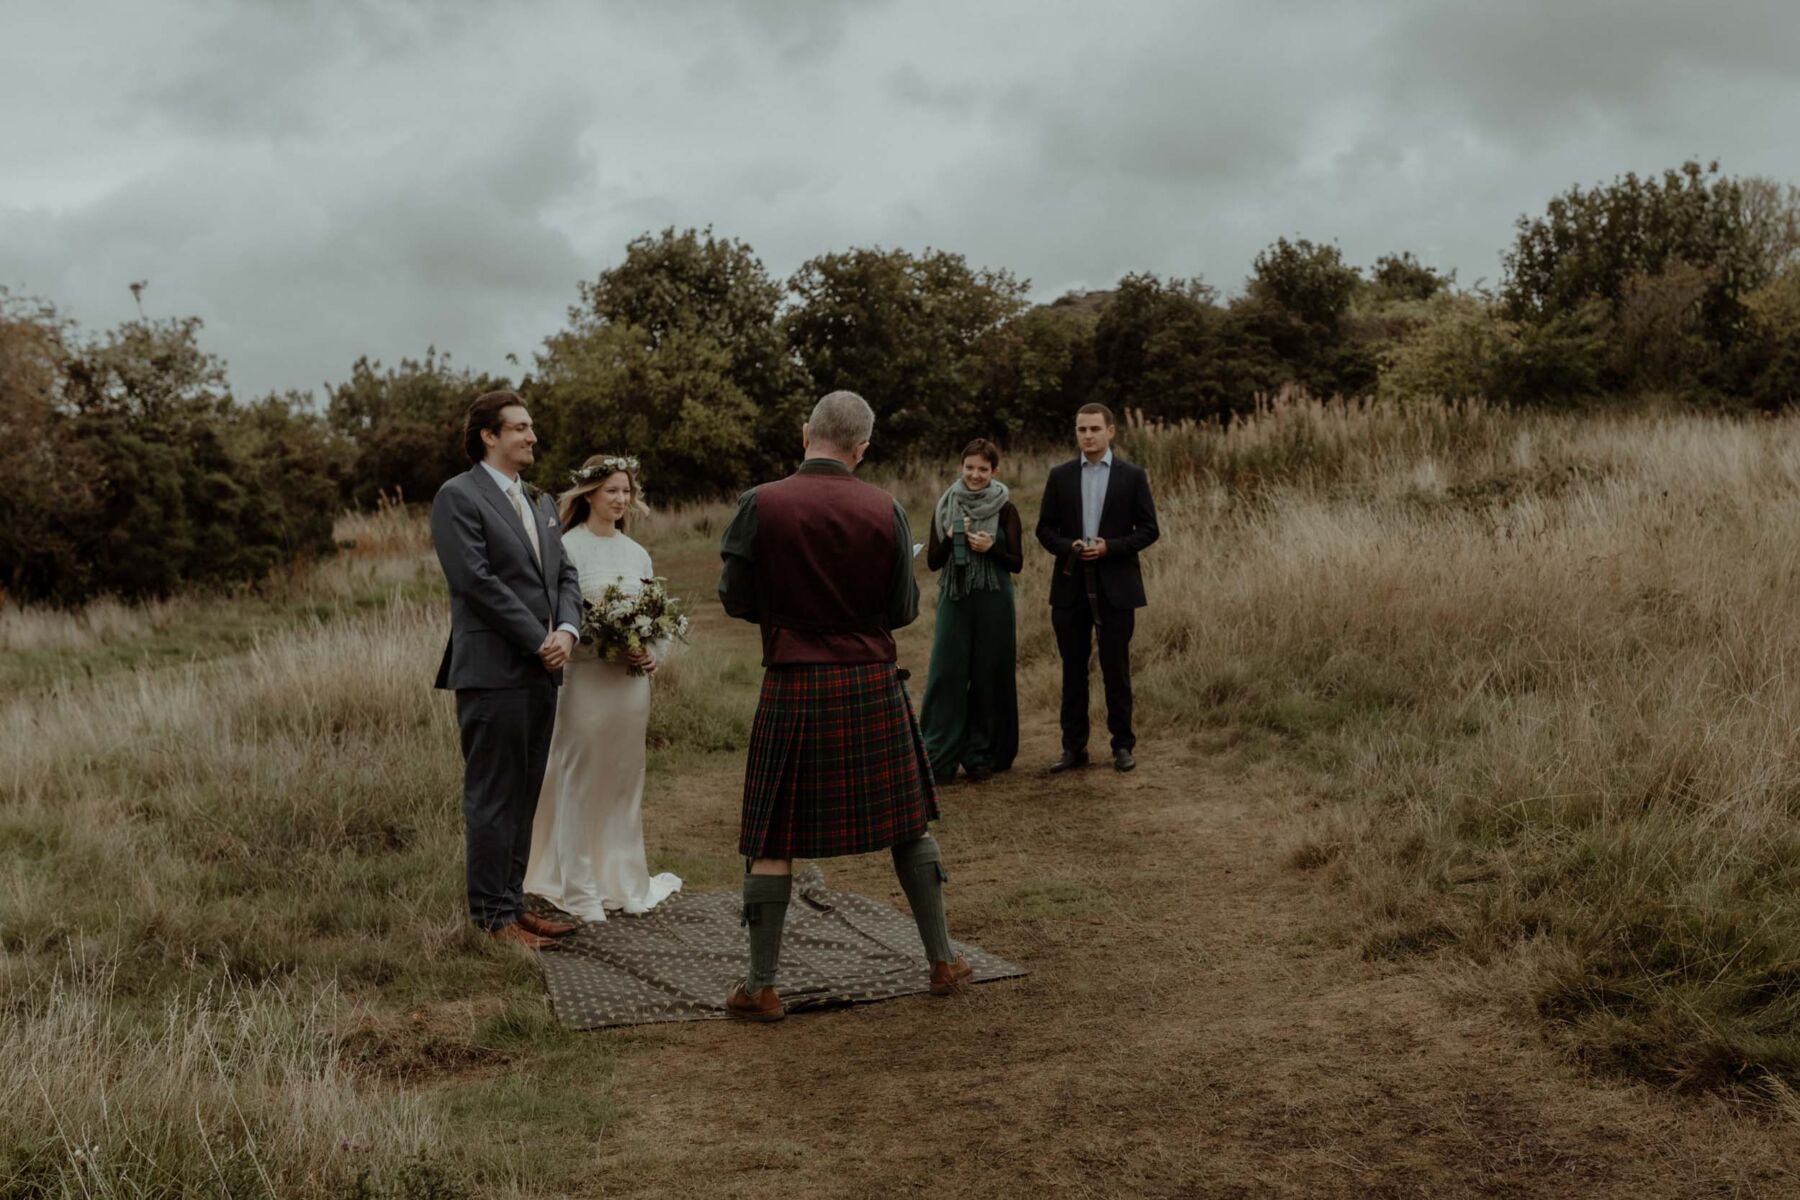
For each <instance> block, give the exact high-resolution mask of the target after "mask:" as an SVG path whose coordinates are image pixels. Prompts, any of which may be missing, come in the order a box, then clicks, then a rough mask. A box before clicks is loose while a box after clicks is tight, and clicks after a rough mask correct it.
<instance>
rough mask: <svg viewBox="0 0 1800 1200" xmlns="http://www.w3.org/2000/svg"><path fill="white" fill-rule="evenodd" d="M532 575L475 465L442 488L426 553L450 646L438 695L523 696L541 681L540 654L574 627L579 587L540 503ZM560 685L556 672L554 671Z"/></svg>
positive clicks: (521, 532) (511, 515)
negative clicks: (448, 691)
mask: <svg viewBox="0 0 1800 1200" xmlns="http://www.w3.org/2000/svg"><path fill="white" fill-rule="evenodd" d="M532 507H533V515H534V516H535V517H536V519H537V529H538V545H539V546H540V547H541V548H542V550H543V555H544V565H543V568H542V569H541V570H540V569H539V567H538V563H537V560H536V559H534V558H533V557H532V554H531V543H529V542H528V541H526V540H525V527H524V526H523V525H521V524H520V523H519V514H518V512H517V511H516V510H515V509H514V508H513V506H512V502H511V501H509V500H508V499H507V498H506V493H505V492H503V491H501V490H500V486H499V485H498V484H496V483H495V482H494V478H493V476H491V475H489V474H488V473H487V472H486V471H484V470H482V468H481V465H480V464H479V463H477V464H476V465H475V466H473V467H471V468H470V469H469V470H467V471H465V472H464V473H463V474H461V475H456V476H453V477H451V478H450V479H448V480H445V482H444V486H443V487H441V488H439V489H438V494H437V499H436V500H434V501H432V505H431V544H432V546H433V547H434V548H435V549H436V550H437V556H438V562H439V564H441V565H442V566H443V568H444V578H445V580H447V581H448V582H449V584H450V643H449V645H447V646H445V647H444V661H443V662H442V663H441V664H440V665H439V667H438V675H437V686H438V687H440V688H505V687H524V686H525V685H526V684H527V683H529V682H530V681H531V680H533V679H541V678H543V677H544V673H545V672H544V664H543V661H542V660H541V659H539V658H538V656H537V652H538V647H540V646H542V645H543V644H544V635H545V634H547V633H549V632H550V631H551V630H552V629H553V628H555V627H556V626H558V625H561V624H563V623H564V622H567V623H568V624H570V625H575V626H580V624H581V580H580V577H579V576H578V575H577V573H576V570H575V564H574V563H572V562H570V561H569V560H568V559H567V558H566V557H564V555H563V552H562V526H561V525H560V524H559V523H558V522H557V519H556V507H555V505H554V504H552V503H551V501H550V498H549V497H548V496H539V497H538V498H537V501H536V502H535V504H534V505H533V506H532ZM552 677H553V678H554V680H555V681H556V682H557V683H561V682H562V672H560V671H557V672H554V674H553V676H552Z"/></svg>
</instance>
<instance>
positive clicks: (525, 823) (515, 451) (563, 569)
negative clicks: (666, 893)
mask: <svg viewBox="0 0 1800 1200" xmlns="http://www.w3.org/2000/svg"><path fill="white" fill-rule="evenodd" d="M536 444H537V435H536V434H534V433H533V432H532V428H531V414H530V413H529V412H527V411H526V410H525V403H524V401H522V400H521V399H520V398H519V397H518V396H517V395H516V394H514V393H512V392H489V393H487V394H486V395H484V396H481V397H480V398H478V399H477V400H476V401H475V403H474V404H473V405H471V406H470V408H469V415H468V418H467V420H466V421H465V422H464V426H463V448H464V450H465V451H466V452H467V453H468V456H469V461H470V462H471V463H473V464H474V465H473V466H471V467H470V468H469V469H468V470H467V471H465V472H464V473H463V474H461V475H457V476H454V477H453V478H451V479H449V480H447V481H445V483H444V486H443V487H441V488H439V489H438V494H437V499H436V500H435V501H433V502H432V505H431V544H432V546H433V547H434V548H435V549H436V550H437V556H438V562H439V563H440V564H442V566H443V568H444V578H445V580H446V581H448V583H449V585H450V642H449V645H447V646H445V647H444V659H443V662H442V663H441V664H440V665H439V667H438V677H437V686H438V687H440V688H452V689H454V690H455V692H456V720H457V724H458V725H459V726H460V728H461V730H462V752H463V819H464V821H465V823H466V826H467V854H468V877H469V880H468V882H469V916H470V919H472V920H473V921H474V922H475V924H476V925H478V926H479V927H481V928H482V929H484V930H486V931H487V932H488V933H490V934H493V935H494V936H495V937H496V938H499V939H500V940H502V941H507V942H515V943H517V944H519V945H522V946H527V947H530V948H531V949H533V950H542V949H544V948H546V947H548V946H549V945H551V944H552V943H551V941H550V939H551V938H555V937H560V936H562V935H563V934H565V933H568V932H569V931H570V930H572V929H574V928H575V926H574V925H573V924H570V923H568V922H564V921H551V920H547V919H545V918H542V917H538V916H535V915H534V914H532V913H529V912H527V911H525V904H524V901H525V895H524V893H525V860H526V857H527V855H528V854H529V852H530V850H531V819H532V817H533V816H534V815H535V814H536V812H537V801H538V792H539V791H540V790H541V789H542V787H543V783H544V764H545V761H546V760H547V759H548V757H549V754H550V733H551V730H552V728H553V727H554V726H555V724H556V688H557V685H558V684H560V683H561V682H562V668H563V664H564V663H566V662H568V660H569V653H570V651H572V650H573V649H574V648H575V640H576V638H577V637H578V636H579V634H580V627H581V582H580V578H579V576H578V575H577V573H576V570H575V564H574V563H572V562H570V561H569V560H568V559H566V558H564V557H563V553H562V529H561V528H560V527H559V526H558V524H557V519H556V507H555V505H554V504H552V503H551V501H550V499H549V497H547V496H543V495H540V494H537V493H536V491H535V489H529V488H527V487H526V486H525V483H524V481H523V480H521V479H520V478H519V473H520V472H521V471H522V470H524V469H525V468H526V467H529V466H530V465H531V464H532V461H533V459H534V458H535V451H534V449H533V447H534V446H535V445H536Z"/></svg>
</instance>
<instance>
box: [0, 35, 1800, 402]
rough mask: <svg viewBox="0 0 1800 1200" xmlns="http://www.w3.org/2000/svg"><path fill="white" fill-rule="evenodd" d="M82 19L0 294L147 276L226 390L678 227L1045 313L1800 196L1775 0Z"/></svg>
mask: <svg viewBox="0 0 1800 1200" xmlns="http://www.w3.org/2000/svg"><path fill="white" fill-rule="evenodd" d="M107 2H108V0H95V5H96V7H94V8H92V9H91V10H90V9H88V8H87V7H86V6H64V8H63V9H59V10H56V12H54V13H53V12H52V11H51V10H50V9H49V8H43V9H35V8H28V9H27V10H26V15H25V16H24V17H23V18H22V21H21V23H19V24H17V25H13V26H9V32H12V31H13V29H14V28H18V29H21V30H22V31H23V34H24V36H22V37H21V38H20V39H18V40H14V41H10V42H8V43H4V44H0V144H4V145H6V146H7V147H8V152H9V160H8V170H7V171H6V172H5V173H0V283H5V284H8V285H10V286H12V287H14V288H15V290H23V291H25V292H27V293H35V294H42V295H45V296H47V297H50V298H52V299H54V300H56V301H57V302H58V303H59V304H60V305H61V306H62V307H63V308H64V309H65V310H66V311H68V312H69V313H70V314H71V315H73V316H76V317H78V318H79V319H81V320H82V321H83V322H84V323H85V324H87V325H89V326H101V325H106V324H110V323H112V322H114V321H117V320H119V319H121V318H123V317H125V316H128V315H130V314H131V313H132V311H133V309H132V307H131V300H130V296H129V293H128V292H127V291H126V285H127V284H128V283H129V282H130V281H131V280H133V279H143V278H147V279H149V280H150V281H151V291H150V292H149V294H148V295H147V297H146V299H147V302H148V303H147V307H149V308H150V309H151V311H153V312H155V313H159V314H162V315H177V314H182V315H185V314H188V313H194V314H197V315H199V316H201V317H203V318H204V319H205V320H206V322H207V333H206V338H207V344H208V345H209V346H211V347H212V348H214V349H216V350H219V351H220V352H222V353H223V354H224V355H225V356H226V357H227V358H228V359H229V360H230V362H231V364H232V367H233V376H234V381H235V382H236V384H237V386H238V388H239V390H240V392H244V393H256V392H260V391H262V390H265V389H267V388H270V387H288V386H308V385H310V386H315V387H316V386H317V384H318V383H319V382H320V381H321V380H322V379H325V378H337V377H341V376H342V374H343V372H344V371H345V370H346V369H347V368H348V365H349V363H350V362H351V361H352V360H353V359H354V358H355V357H356V356H357V355H359V354H363V353H367V354H370V355H373V356H377V357H382V358H384V359H387V360H388V361H392V360H394V359H395V358H397V357H399V356H400V355H403V354H417V353H419V352H421V351H422V350H423V348H424V347H425V345H426V344H428V343H431V342H436V343H437V344H438V345H439V346H440V347H447V348H449V349H451V350H453V351H454V352H455V353H456V354H457V356H458V358H459V360H460V361H463V362H467V363H469V364H470V365H473V366H477V367H481V368H487V369H505V364H504V355H505V354H506V353H507V352H509V351H510V352H514V353H517V354H518V355H519V356H520V357H521V358H525V359H527V360H528V359H529V355H530V353H531V352H532V351H533V350H534V349H536V348H537V346H538V345H539V344H540V342H541V339H542V338H543V337H544V336H545V335H546V334H548V333H550V332H552V331H553V330H554V329H556V328H557V327H558V326H559V325H560V324H561V323H562V320H563V318H564V310H565V307H566V306H567V305H568V304H569V303H570V302H572V301H573V300H574V298H575V282H576V281H577V280H578V279H587V278H592V277H593V276H594V274H595V272H596V271H598V270H599V269H601V268H603V267H604V266H606V265H608V264H611V263H616V262H617V261H618V260H619V258H620V257H621V256H622V254H623V252H624V246H625V244H626V242H627V241H628V240H629V239H630V238H632V237H633V236H635V235H636V234H639V233H642V232H644V231H646V230H657V229H660V228H663V227H664V226H667V225H675V226H678V227H684V226H688V225H695V226H701V225H709V224H710V225H711V226H713V227H714V228H715V230H716V231H717V232H719V233H720V234H721V235H725V236H732V237H740V238H743V239H745V240H746V241H748V242H749V243H750V244H751V245H753V246H754V247H755V248H756V250H757V251H758V253H759V254H760V256H761V257H762V258H763V261H764V263H765V264H766V265H767V266H768V268H769V270H770V271H771V272H772V273H773V274H775V275H777V276H783V275H786V274H788V273H789V272H791V271H792V270H793V269H794V268H796V267H797V266H799V264H800V263H801V262H802V261H804V260H805V259H806V258H808V257H810V256H812V255H814V254H818V253H821V252H824V251H828V250H835V249H843V248H845V247H847V246H853V245H876V244H880V245H887V246H903V247H906V248H909V249H915V250H917V249H922V248H924V247H926V246H938V247H943V248H945V249H950V250H954V251H957V252H960V253H963V254H965V255H967V256H968V258H969V259H970V261H971V262H974V263H977V264H980V265H985V266H994V267H1007V268H1009V269H1011V270H1013V271H1014V272H1015V273H1016V274H1018V275H1020V276H1022V277H1028V278H1030V279H1032V280H1033V281H1034V285H1035V289H1036V293H1037V294H1038V295H1040V296H1045V297H1047V296H1051V295H1054V294H1056V293H1057V292H1058V291H1060V290H1062V289H1063V288H1065V287H1068V286H1090V287H1104V286H1110V285H1111V284H1112V283H1113V282H1114V281H1116V280H1117V278H1118V277H1119V275H1121V274H1123V273H1124V272H1125V271H1129V270H1153V271H1157V272H1158V273H1160V274H1164V275H1194V274H1201V275H1204V276H1205V277H1206V278H1207V279H1208V280H1210V281H1212V282H1213V283H1215V284H1216V285H1218V286H1220V287H1222V288H1224V289H1226V290H1232V289H1235V288H1236V287H1237V286H1238V285H1239V284H1240V283H1241V280H1242V279H1243V277H1244V275H1245V274H1246V273H1247V272H1248V271H1249V269H1250V262H1251V259H1252V258H1253V256H1254V255H1255V254H1256V252H1257V251H1258V250H1259V249H1261V248H1262V247H1264V246H1266V245H1268V244H1269V243H1270V242H1271V241H1273V240H1274V239H1275V238H1276V237H1277V236H1282V235H1287V236H1295V235H1300V236H1306V237H1310V238H1313V239H1314V240H1316V241H1334V242H1337V243H1338V244H1339V245H1341V246H1342V247H1343V249H1344V252H1345V255H1346V256H1347V257H1348V258H1349V259H1350V260H1351V261H1353V262H1358V263H1367V262H1370V261H1372V260H1373V258H1374V257H1375V256H1376V255H1378V254H1381V253H1385V252H1387V251H1390V250H1398V249H1410V250H1413V251H1415V252H1417V253H1420V254H1421V255H1422V256H1424V257H1426V258H1427V259H1428V261H1431V262H1433V263H1434V264H1435V265H1438V266H1441V267H1445V268H1456V269H1458V271H1459V272H1460V275H1461V277H1462V278H1463V279H1464V280H1465V281H1467V280H1472V279H1474V278H1476V277H1479V276H1487V277H1489V278H1492V277H1493V276H1494V274H1495V273H1496V269H1497V265H1498V255H1499V252H1500V250H1501V249H1502V248H1503V247H1504V246H1505V244H1506V242H1507V240H1508V239H1509V236H1510V233H1511V226H1512V222H1513V219H1514V218H1515V217H1517V216H1518V215H1519V214H1520V213H1522V212H1532V211H1541V209H1542V207H1543V205H1544V203H1545V202H1546V201H1547V200H1548V199H1549V198H1550V196H1551V195H1553V194H1554V193H1556V192H1558V191H1560V190H1562V189H1563V188H1565V187H1567V186H1568V185H1569V184H1571V183H1576V182H1583V183H1585V182H1590V181H1595V180H1601V179H1606V178H1610V177H1611V176H1612V175H1614V174H1617V173H1618V172H1620V171H1622V170H1627V169H1635V170H1639V171H1646V170H1657V169H1660V168H1662V167H1666V166H1672V165H1675V164H1676V163H1678V162H1679V161H1680V160H1681V159H1682V158H1683V157H1687V156H1689V155H1699V156H1702V157H1714V156H1716V157H1719V158H1720V159H1721V160H1722V161H1723V162H1724V164H1725V166H1726V169H1727V170H1731V171H1734V172H1741V173H1757V172H1761V173H1771V174H1775V175H1778V176H1783V177H1788V178H1792V177H1793V176H1794V167H1793V165H1792V157H1791V155H1792V152H1791V150H1789V149H1787V144H1788V143H1789V142H1790V141H1791V140H1792V139H1791V136H1790V133H1789V131H1791V129H1792V128H1793V127H1794V126H1795V124H1796V123H1800V82H1797V81H1796V79H1795V78H1794V77H1793V75H1792V74H1791V72H1789V70H1788V68H1787V66H1786V63H1785V58H1784V55H1785V54H1786V52H1787V51H1788V48H1789V47H1791V46H1792V45H1793V44H1795V43H1796V40H1797V39H1796V35H1797V34H1800V25H1797V24H1796V23H1797V22H1800V9H1797V8H1794V7H1792V6H1790V5H1787V4H1785V3H1783V4H1777V3H1775V2H1774V0H1768V2H1766V3H1759V2H1756V0H1745V2H1743V3H1739V4H1734V5H1727V6H1713V7H1710V8H1708V7H1703V6H1690V5H1689V4H1687V3H1676V2H1675V0H1640V2H1637V3H1634V4H1632V5H1631V6H1629V8H1627V9H1624V10H1623V11H1622V6H1621V5H1619V4H1617V3H1613V2H1609V0H1554V2H1553V0H1522V3H1521V4H1518V5H1511V6H1504V7H1502V6H1495V5H1488V6H1485V7H1475V6H1468V5H1444V4H1437V3H1427V2H1426V0H1346V2H1344V3H1333V4H1324V3H1314V2H1304V0H1265V2H1263V3H1260V4H1259V3H1254V2H1253V0H1196V2H1193V3H1187V2H1182V0H1142V2H1141V3H1133V4H1131V5H1128V6H1123V7H1115V8H1113V9H1102V8H1098V7H1095V6H1074V5H1053V6H1045V5H1042V4H1039V3H1033V2H1031V0H994V2H993V3H991V4H982V5H967V4H962V3H956V2H954V0H914V2H913V3H909V4H906V5H897V4H893V3H890V2H879V0H871V2H867V3H854V4H842V3H837V2H836V0H793V2H777V0H754V2H753V3H751V4H748V5H740V6H732V7H729V8H722V7H720V6H717V5H713V4H710V3H703V2H702V0H670V2H669V3H666V4H661V5H637V4H626V3H624V2H623V0H614V2H612V3H606V4H599V5H596V4H592V3H587V2H585V0H534V2H533V3H530V4H527V5H524V6H506V7H504V8H495V7H493V6H490V5H481V4H476V3H474V2H473V0H453V2H447V3H438V2H436V0H433V2H431V3H426V2H425V0H405V2H393V3H390V2H388V0H360V2H354V3H341V2H339V0H329V2H327V0H316V2H310V3H289V2H285V0H283V2H273V0H270V2H264V3H253V4H238V5H231V6H226V5H221V4H216V3H212V2H211V0H206V2H204V3H202V2H200V0H194V2H193V3H190V4H187V5H183V6H180V7H178V8H177V9H175V10H174V12H173V13H170V12H168V10H166V9H163V8H159V9H158V11H157V12H156V13H155V14H154V15H152V14H149V13H147V12H146V10H145V9H144V8H143V7H142V6H132V5H127V4H125V3H124V0H110V2H111V3H113V4H115V5H117V7H116V8H113V9H111V10H107V9H104V8H101V7H98V6H99V5H102V4H105V3H107ZM78 7H80V8H81V9H82V13H81V15H76V14H75V10H76V9H77V8H78ZM109 14H110V15H109ZM9 20H10V18H9ZM43 111H54V112H56V113H57V114H58V115H59V122H58V125H57V127H56V128H54V129H52V128H51V127H50V126H48V125H46V124H45V123H44V122H43V121H42V120H41V119H38V118H35V117H34V116H33V115H32V114H34V113H41V112H43ZM133 114H136V115H135V116H134V115H133Z"/></svg>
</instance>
